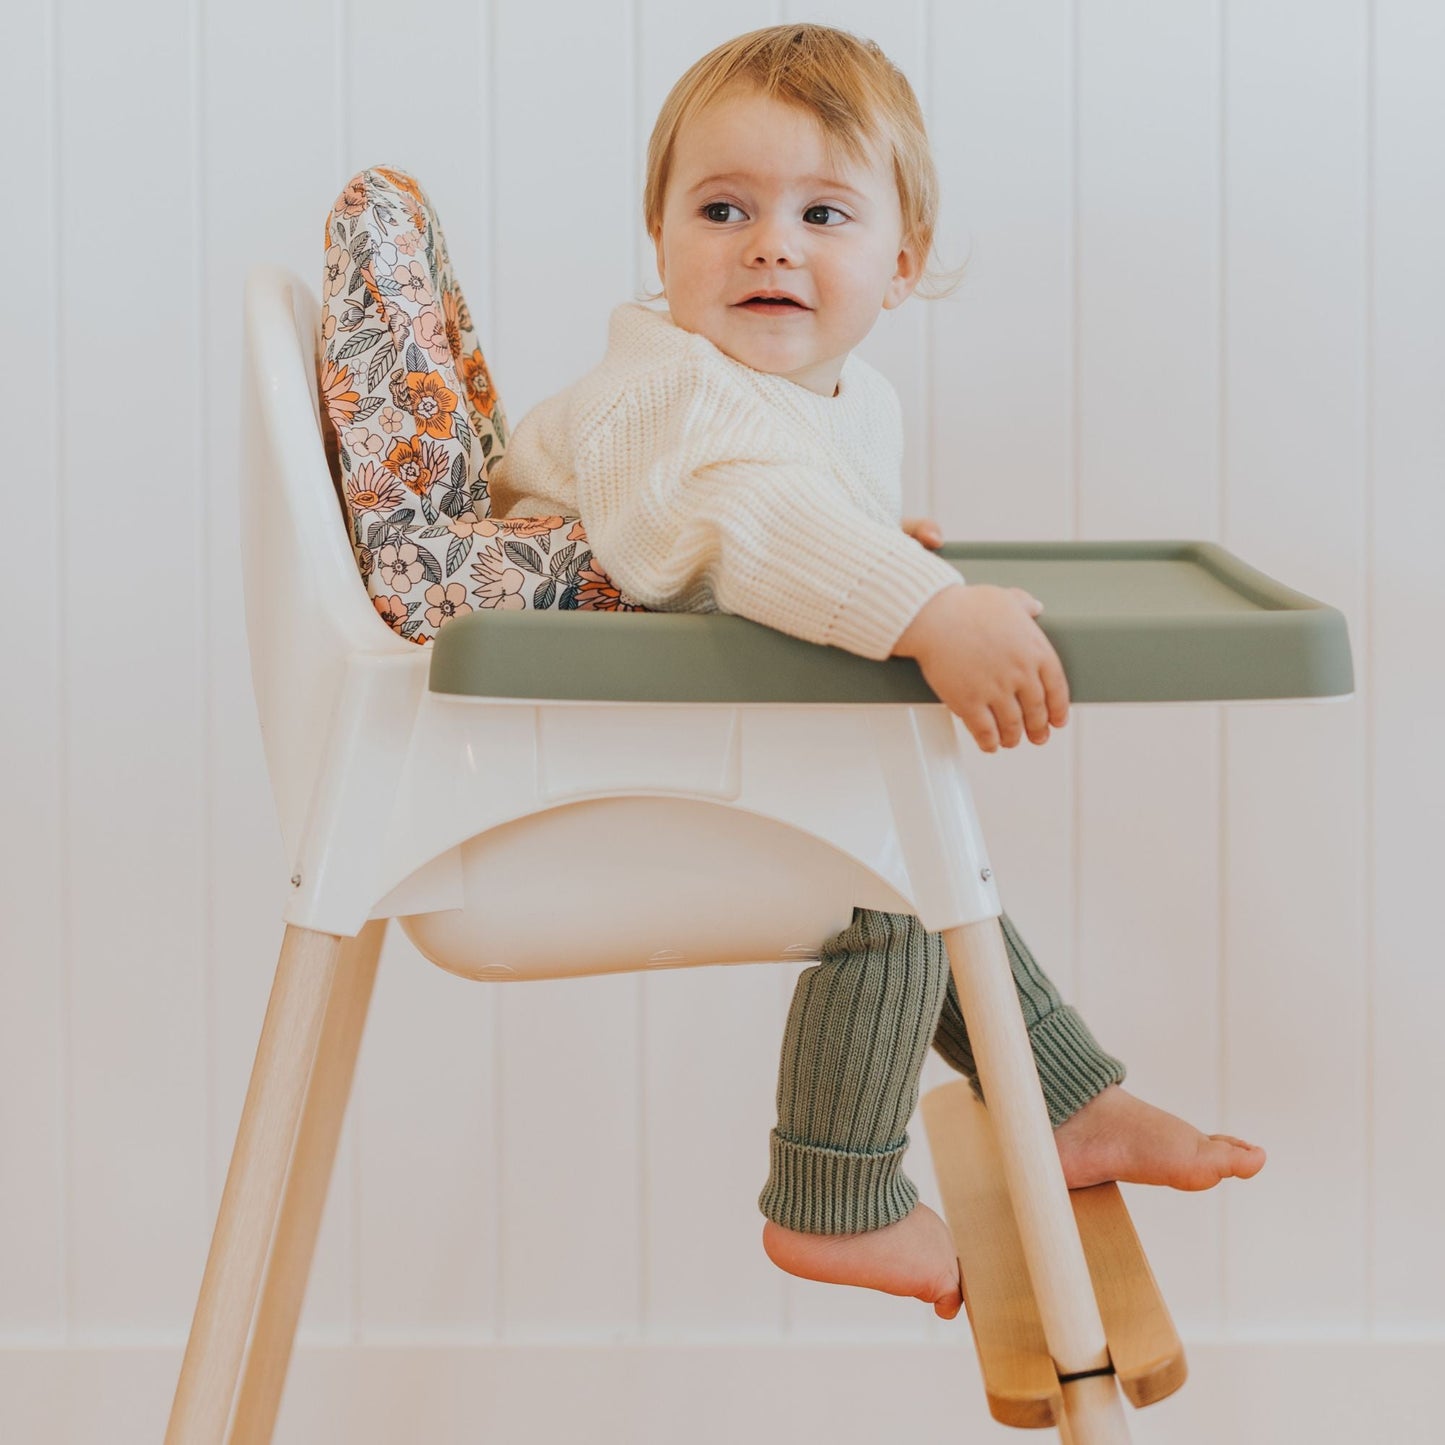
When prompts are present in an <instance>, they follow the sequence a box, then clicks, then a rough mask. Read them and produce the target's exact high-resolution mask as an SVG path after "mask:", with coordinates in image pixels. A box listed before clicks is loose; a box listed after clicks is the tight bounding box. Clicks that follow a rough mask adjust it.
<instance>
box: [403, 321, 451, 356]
mask: <svg viewBox="0 0 1445 1445" xmlns="http://www.w3.org/2000/svg"><path fill="white" fill-rule="evenodd" d="M411 328H412V330H413V331H414V332H415V333H416V344H417V345H418V346H420V347H421V349H422V350H423V351H425V352H426V353H427V354H428V355H429V356H430V357H431V359H432V360H433V361H435V362H436V363H437V364H438V365H442V364H444V363H446V362H448V361H450V360H451V359H452V350H451V345H450V343H449V342H448V341H447V327H446V322H445V321H443V320H442V314H441V312H440V311H438V310H437V309H436V307H435V306H424V307H423V308H422V309H421V310H420V311H419V312H417V315H416V320H415V321H413V322H412V324H411Z"/></svg>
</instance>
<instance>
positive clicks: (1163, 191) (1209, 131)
mask: <svg viewBox="0 0 1445 1445" xmlns="http://www.w3.org/2000/svg"><path fill="white" fill-rule="evenodd" d="M1219 34H1220V30H1219V7H1218V5H1217V4H1215V3H1213V0H1192V3H1189V4H1184V5H1172V6H1160V5H1148V4H1144V3H1138V0H1124V3H1113V0H1111V3H1107V4H1103V5H1087V6H1083V7H1081V8H1080V11H1079V37H1078V40H1079V43H1078V66H1079V106H1078V120H1077V124H1076V128H1075V142H1074V143H1075V148H1076V152H1077V155H1078V167H1079V174H1078V265H1077V271H1076V276H1077V285H1078V305H1077V315H1078V331H1077V335H1076V356H1077V362H1078V373H1077V375H1078V387H1077V398H1078V411H1077V425H1078V486H1079V491H1078V505H1079V535H1080V536H1082V537H1087V538H1090V539H1103V538H1110V537H1154V538H1168V537H1206V538H1217V536H1218V516H1219V422H1220V413H1219V371H1220V330H1219V309H1220V269H1219V183H1220V144H1219V138H1220V95H1221V85H1220V80H1221V76H1220V52H1219ZM1217 712H1218V709H1216V708H1213V707H1209V706H1187V707H1181V706H1177V705H1171V706H1167V707H1143V708H1140V707H1107V708H1098V709H1091V710H1088V711H1086V712H1085V713H1084V714H1083V715H1082V716H1081V718H1080V723H1079V738H1080V740H1081V741H1080V759H1081V766H1080V770H1079V786H1078V797H1077V809H1078V811H1077V815H1076V827H1077V830H1078V840H1079V844H1078V855H1077V856H1078V897H1079V920H1078V928H1079V941H1080V951H1079V956H1078V960H1077V967H1078V986H1077V990H1076V994H1077V996H1076V1002H1077V1004H1078V1005H1079V1007H1080V1009H1081V1011H1082V1012H1083V1013H1084V1016H1085V1018H1086V1019H1087V1020H1088V1022H1089V1024H1090V1025H1091V1027H1092V1028H1093V1029H1094V1031H1095V1033H1096V1035H1097V1036H1098V1038H1099V1040H1100V1042H1101V1043H1102V1044H1103V1045H1104V1047H1105V1048H1107V1049H1109V1050H1110V1051H1111V1052H1112V1053H1114V1054H1116V1055H1118V1056H1119V1057H1121V1058H1122V1059H1123V1060H1124V1062H1125V1064H1126V1066H1127V1068H1128V1071H1129V1072H1128V1076H1127V1077H1126V1079H1125V1083H1124V1087H1125V1088H1126V1089H1128V1090H1129V1091H1130V1092H1131V1093H1134V1094H1136V1095H1138V1096H1139V1097H1141V1098H1145V1099H1148V1100H1149V1101H1150V1102H1151V1103H1155V1104H1157V1105H1159V1106H1160V1107H1161V1108H1165V1109H1168V1110H1169V1111H1170V1112H1172V1113H1176V1114H1179V1115H1181V1116H1183V1117H1184V1118H1187V1119H1189V1120H1191V1121H1193V1122H1194V1123H1195V1124H1197V1125H1198V1126H1199V1127H1201V1128H1203V1129H1204V1130H1205V1131H1206V1132H1214V1131H1216V1130H1220V1129H1222V1128H1223V1126H1222V1124H1221V1123H1220V1122H1219V1119H1220V1102H1221V1099H1220V1087H1221V1081H1220V1065H1219V1005H1218V996H1219V807H1218V799H1219V724H1218V717H1217ZM1241 1128H1243V1126H1242V1125H1241ZM1239 1187H1241V1186H1239V1185H1227V1186H1225V1188H1223V1189H1219V1190H1216V1191H1214V1192H1213V1193H1210V1194H1208V1195H1206V1196H1204V1197H1203V1198H1198V1199H1191V1200H1188V1201H1185V1200H1182V1199H1180V1198H1179V1197H1178V1195H1177V1194H1174V1193H1172V1192H1171V1191H1164V1190H1157V1189H1146V1188H1135V1189H1132V1190H1130V1191H1129V1193H1130V1207H1131V1208H1132V1209H1133V1210H1134V1213H1135V1217H1136V1220H1137V1223H1138V1227H1139V1229H1140V1230H1141V1232H1142V1233H1143V1234H1144V1237H1145V1239H1146V1240H1147V1241H1148V1242H1149V1244H1150V1245H1151V1247H1152V1263H1153V1267H1154V1270H1155V1273H1156V1274H1157V1275H1158V1276H1159V1278H1160V1280H1161V1282H1162V1283H1163V1286H1164V1288H1165V1289H1166V1291H1167V1292H1168V1298H1169V1301H1170V1307H1171V1308H1172V1309H1173V1310H1174V1311H1175V1314H1176V1317H1177V1318H1178V1320H1179V1321H1180V1324H1181V1326H1183V1327H1190V1326H1192V1327H1196V1328H1205V1329H1211V1330H1214V1329H1218V1328H1219V1327H1220V1325H1221V1323H1222V1319H1221V1304H1222V1300H1221V1285H1222V1277H1223V1269H1222V1259H1221V1256H1220V1246H1221V1239H1220V1227H1221V1221H1220V1212H1221V1207H1222V1204H1223V1201H1224V1197H1225V1194H1226V1192H1227V1191H1228V1190H1232V1189H1235V1188H1239Z"/></svg>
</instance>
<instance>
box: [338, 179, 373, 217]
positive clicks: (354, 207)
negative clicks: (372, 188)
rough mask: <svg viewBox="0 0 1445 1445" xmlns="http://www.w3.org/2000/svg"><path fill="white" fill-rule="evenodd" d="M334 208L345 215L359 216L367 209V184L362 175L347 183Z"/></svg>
mask: <svg viewBox="0 0 1445 1445" xmlns="http://www.w3.org/2000/svg"><path fill="white" fill-rule="evenodd" d="M333 209H334V210H337V211H340V212H341V213H342V215H345V216H359V215H360V214H361V213H362V212H363V211H364V210H365V209H366V186H365V184H364V183H363V181H362V179H361V177H360V176H358V177H356V179H355V180H352V181H349V182H348V183H347V186H346V189H345V190H344V191H342V193H341V195H340V196H339V197H338V198H337V201H336V205H335V206H334V207H333Z"/></svg>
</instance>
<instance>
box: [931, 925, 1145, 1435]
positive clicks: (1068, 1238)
mask: <svg viewBox="0 0 1445 1445" xmlns="http://www.w3.org/2000/svg"><path fill="white" fill-rule="evenodd" d="M944 941H945V942H946V944H947V946H948V957H949V964H950V967H951V969H952V972H953V978H954V982H955V984H956V985H957V988H958V1001H959V1005H960V1007H961V1008H962V1010H963V1016H964V1018H966V1019H967V1020H968V1036H969V1041H970V1043H971V1044H972V1045H973V1056H974V1062H975V1063H976V1064H977V1065H978V1076H979V1082H980V1083H981V1084H982V1085H983V1092H984V1096H985V1097H986V1098H987V1100H988V1109H989V1115H990V1117H991V1118H992V1120H993V1126H994V1131H995V1135H996V1137H997V1141H998V1147H999V1154H1000V1156H1001V1159H1002V1163H1003V1172H1004V1178H1005V1179H1006V1180H1007V1182H1008V1193H1009V1199H1010V1201H1011V1202H1012V1205H1013V1212H1014V1217H1015V1220H1016V1222H1017V1224H1018V1231H1019V1238H1020V1240H1021V1242H1022V1244H1023V1251H1024V1259H1025V1262H1026V1264H1027V1267H1028V1275H1029V1282H1030V1284H1031V1285H1032V1286H1033V1292H1034V1297H1035V1299H1036V1300H1037V1302H1038V1309H1039V1315H1040V1318H1041V1319H1042V1322H1043V1327H1044V1336H1045V1338H1046V1339H1047V1341H1048V1346H1049V1353H1050V1354H1051V1355H1052V1356H1053V1360H1054V1365H1055V1367H1056V1369H1057V1372H1058V1375H1059V1378H1060V1381H1061V1382H1062V1384H1063V1386H1064V1389H1063V1396H1064V1409H1065V1414H1066V1417H1067V1427H1066V1428H1067V1432H1068V1435H1067V1438H1068V1440H1069V1441H1070V1442H1071V1445H1120V1442H1127V1441H1128V1439H1129V1431H1128V1426H1127V1425H1126V1424H1125V1421H1124V1412H1123V1409H1122V1407H1121V1406H1120V1403H1119V1393H1118V1388H1117V1385H1116V1384H1115V1381H1114V1378H1113V1375H1112V1373H1110V1374H1107V1375H1102V1376H1100V1375H1095V1376H1093V1377H1092V1378H1093V1379H1094V1380H1102V1381H1103V1382H1104V1385H1099V1384H1094V1383H1089V1384H1088V1385H1087V1386H1086V1387H1085V1388H1081V1389H1076V1388H1071V1387H1072V1386H1074V1385H1082V1384H1083V1383H1084V1382H1083V1381H1076V1380H1073V1379H1071V1378H1070V1377H1073V1376H1079V1375H1084V1374H1085V1373H1086V1372H1088V1371H1100V1370H1103V1371H1108V1370H1110V1369H1111V1366H1110V1362H1109V1351H1108V1347H1107V1345H1106V1343H1105V1339H1104V1325H1103V1321H1102V1319H1101V1318H1100V1316H1099V1307H1098V1303H1097V1302H1096V1300H1095V1297H1094V1287H1093V1282H1092V1280H1091V1279H1090V1277H1089V1266H1088V1263H1087V1261H1086V1260H1085V1258H1084V1249H1083V1245H1082V1244H1081V1243H1080V1241H1079V1231H1078V1227H1077V1225H1076V1224H1075V1222H1074V1211H1073V1207H1072V1206H1071V1204H1070V1202H1069V1191H1068V1188H1067V1187H1066V1186H1065V1184H1064V1173H1063V1167H1062V1166H1061V1165H1060V1163H1059V1153H1058V1149H1057V1147H1056V1146H1055V1144H1054V1136H1053V1130H1052V1129H1051V1128H1050V1127H1049V1116H1048V1109H1047V1107H1046V1105H1045V1104H1044V1097H1043V1091H1042V1090H1041V1089H1040V1087H1039V1080H1038V1072H1037V1070H1036V1068H1035V1065H1034V1059H1033V1054H1032V1052H1031V1051H1030V1048H1029V1038H1028V1030H1027V1029H1026V1028H1025V1026H1024V1020H1023V1013H1022V1011H1021V1009H1020V1008H1019V1002H1018V995H1017V993H1016V991H1015V988H1014V982H1013V976H1012V974H1011V973H1010V972H1009V965H1008V951H1007V947H1006V945H1005V943H1004V937H1003V929H1002V928H1001V927H1000V925H999V921H998V919H997V918H987V919H984V920H982V921H981V922H979V923H971V924H965V925H963V926H962V927H959V928H951V929H947V930H945V932H944ZM1104 1386H1107V1389H1106V1388H1105V1387H1104Z"/></svg>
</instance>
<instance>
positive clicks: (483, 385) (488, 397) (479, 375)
mask: <svg viewBox="0 0 1445 1445" xmlns="http://www.w3.org/2000/svg"><path fill="white" fill-rule="evenodd" d="M459 368H460V370H461V374H462V385H463V386H465V387H466V389H467V400H468V401H469V402H471V404H472V405H473V406H474V407H475V408H476V409H477V412H478V413H479V414H480V415H482V416H487V417H489V416H491V414H492V412H493V411H494V410H495V409H496V405H497V393H496V392H495V391H493V390H492V374H491V372H489V371H488V370H487V363H486V362H485V361H484V360H483V359H482V353H481V351H480V350H473V351H472V353H471V354H470V355H469V356H463V357H462V358H461V360H460V363H459Z"/></svg>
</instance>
